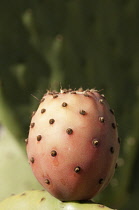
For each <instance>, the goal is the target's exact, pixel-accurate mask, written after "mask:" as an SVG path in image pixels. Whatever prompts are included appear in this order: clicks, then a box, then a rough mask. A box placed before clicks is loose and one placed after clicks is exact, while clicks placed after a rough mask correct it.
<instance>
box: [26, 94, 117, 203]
mask: <svg viewBox="0 0 139 210" xmlns="http://www.w3.org/2000/svg"><path fill="white" fill-rule="evenodd" d="M57 95H58V97H55V94H54V97H53V95H49V94H45V96H44V97H43V100H42V102H41V103H40V105H39V108H38V110H37V111H36V113H35V115H34V116H33V117H32V120H31V125H34V126H33V127H32V126H30V131H29V136H28V141H27V154H28V159H29V162H30V165H31V167H32V170H33V173H34V175H35V176H36V178H37V179H38V181H39V182H40V183H41V184H42V186H43V187H44V188H45V189H46V190H47V191H48V192H50V193H51V194H52V195H53V196H55V197H56V198H58V199H60V200H62V201H72V200H86V199H91V198H92V197H94V196H95V195H96V194H97V193H98V192H100V191H101V190H102V189H104V188H105V187H106V186H107V185H108V183H109V181H110V179H111V177H112V176H113V174H114V171H115V165H116V161H117V158H118V154H119V148H120V144H119V142H118V132H117V127H116V121H115V117H114V114H113V113H112V112H111V111H110V107H109V105H108V103H107V101H106V99H105V98H104V97H103V96H101V95H100V94H99V93H98V92H97V91H94V90H92V91H88V92H78V91H76V94H72V93H71V92H67V93H63V91H62V90H61V92H60V93H59V94H57ZM63 102H66V105H64V106H63V105H62V104H63ZM64 104H65V103H64ZM44 109H45V112H42V111H41V110H43V111H44ZM81 110H83V111H85V112H83V111H82V112H81V113H84V114H81V113H80V111H81ZM100 117H101V118H100ZM50 119H53V120H51V122H53V123H50V122H49V121H50ZM100 120H101V121H100ZM103 120H104V122H103ZM32 123H35V124H32ZM68 128H71V129H72V131H73V132H71V134H68V133H67V132H66V130H67V129H68ZM70 131H71V130H70ZM39 135H40V136H41V138H40V136H39ZM37 136H39V137H37ZM38 139H39V140H38ZM93 141H95V145H94V144H93ZM52 151H54V152H52ZM55 151H56V152H55ZM51 152H52V154H53V155H51ZM32 157H33V158H34V162H32ZM75 168H76V169H75Z"/></svg>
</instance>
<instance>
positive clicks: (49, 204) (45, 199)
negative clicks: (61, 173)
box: [0, 190, 112, 210]
mask: <svg viewBox="0 0 139 210" xmlns="http://www.w3.org/2000/svg"><path fill="white" fill-rule="evenodd" d="M0 209H1V210H19V209H22V210H54V209H56V210H69V209H72V210H112V209H110V208H108V207H106V206H103V205H100V204H94V203H91V202H90V203H89V202H88V203H86V202H82V203H80V202H61V201H59V200H58V199H56V198H54V197H53V196H51V195H50V194H49V193H48V192H46V191H41V190H35V191H25V192H23V193H21V194H19V195H13V196H11V197H9V198H6V199H5V200H3V201H1V202H0Z"/></svg>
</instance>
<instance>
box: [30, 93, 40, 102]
mask: <svg viewBox="0 0 139 210" xmlns="http://www.w3.org/2000/svg"><path fill="white" fill-rule="evenodd" d="M31 96H33V98H35V99H36V100H37V101H39V99H38V98H37V97H36V96H34V95H33V94H31Z"/></svg>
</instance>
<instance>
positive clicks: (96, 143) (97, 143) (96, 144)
mask: <svg viewBox="0 0 139 210" xmlns="http://www.w3.org/2000/svg"><path fill="white" fill-rule="evenodd" d="M92 143H93V145H94V146H95V147H97V146H98V145H99V141H98V140H97V139H93V141H92Z"/></svg>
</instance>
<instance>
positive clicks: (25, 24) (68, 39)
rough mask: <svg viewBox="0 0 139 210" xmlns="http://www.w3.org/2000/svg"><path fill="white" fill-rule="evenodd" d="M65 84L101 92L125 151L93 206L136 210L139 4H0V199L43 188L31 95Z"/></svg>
mask: <svg viewBox="0 0 139 210" xmlns="http://www.w3.org/2000/svg"><path fill="white" fill-rule="evenodd" d="M61 86H62V87H64V88H69V87H70V88H73V89H74V88H79V87H83V88H94V87H95V88H96V89H99V90H101V89H103V91H102V93H104V94H105V96H106V98H107V99H108V101H109V103H110V105H111V107H112V108H114V110H115V113H116V119H117V122H118V125H119V136H120V137H121V151H120V157H119V160H118V166H119V167H118V169H117V170H116V173H115V176H114V177H113V179H112V181H111V183H110V184H109V186H108V187H107V189H106V190H105V191H104V192H103V193H101V194H100V195H98V196H96V198H95V201H96V202H99V203H103V204H105V205H107V206H109V207H113V208H118V209H119V210H131V209H132V210H133V209H134V210H138V209H139V207H138V198H139V179H138V177H139V1H138V0H113V1H111V0H105V1H104V0H98V1H93V0H20V1H18V0H14V1H13V0H0V124H1V127H0V200H1V199H3V198H5V197H7V196H9V195H10V194H12V193H18V192H22V191H23V190H27V189H32V188H34V189H40V188H42V187H41V186H40V185H39V184H38V182H37V181H36V179H35V178H34V176H33V175H32V172H31V169H30V167H29V165H28V163H27V158H26V152H25V145H24V139H25V138H27V135H28V126H29V123H30V116H31V113H32V111H33V110H35V109H36V108H37V106H38V100H36V99H35V98H34V97H33V96H35V97H36V98H38V99H41V97H42V96H43V94H44V93H45V92H46V90H47V89H55V90H56V89H59V88H60V87H61ZM32 95H33V96H32Z"/></svg>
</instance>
